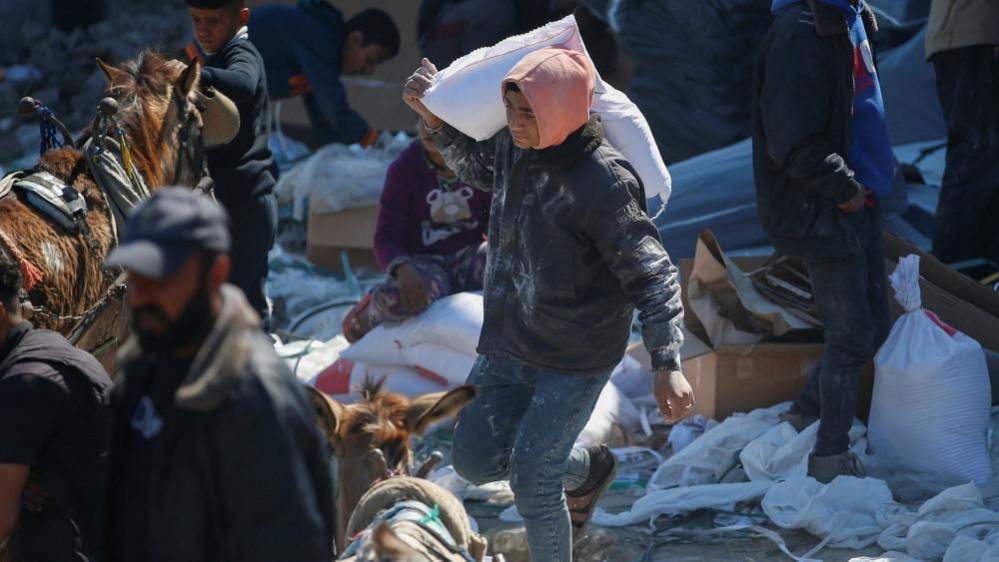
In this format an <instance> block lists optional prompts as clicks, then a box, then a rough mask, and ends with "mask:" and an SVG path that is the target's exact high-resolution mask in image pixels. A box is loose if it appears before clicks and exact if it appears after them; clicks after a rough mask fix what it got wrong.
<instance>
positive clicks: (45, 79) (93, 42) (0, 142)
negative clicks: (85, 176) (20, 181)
mask: <svg viewBox="0 0 999 562" xmlns="http://www.w3.org/2000/svg"><path fill="white" fill-rule="evenodd" d="M39 4H44V3H42V2H40V3H39ZM107 4H108V9H107V10H106V13H107V14H108V17H107V18H106V19H104V20H102V21H99V22H97V23H94V24H92V25H88V26H86V27H80V28H77V29H74V30H72V31H70V32H69V33H66V32H64V31H62V30H60V29H58V28H56V27H55V26H53V25H52V24H51V18H50V17H48V12H49V10H47V9H37V10H36V11H35V13H34V14H33V15H32V17H28V18H24V19H23V21H22V22H21V23H20V28H19V29H15V30H11V32H12V33H19V43H18V44H19V46H20V49H12V50H7V51H6V53H5V54H4V55H3V56H0V61H2V62H3V66H2V69H0V74H2V78H0V168H5V167H9V168H13V167H15V166H17V165H24V163H25V162H27V164H29V165H30V163H31V162H33V160H34V158H35V157H37V150H38V146H39V134H38V127H37V124H35V123H25V122H23V121H22V120H20V119H19V118H17V116H16V107H17V102H18V100H19V99H20V98H21V97H22V96H25V95H30V96H33V97H35V98H36V99H38V100H40V101H41V102H42V103H44V104H45V105H47V106H48V107H50V108H51V109H52V110H53V111H54V112H55V113H56V115H57V116H58V117H59V118H60V119H61V120H62V121H63V122H64V123H66V125H67V126H68V127H69V129H70V130H71V131H73V132H74V133H76V132H79V131H81V130H82V129H84V128H85V127H86V126H88V125H89V124H90V121H91V119H92V118H93V115H94V110H95V108H96V106H97V102H98V101H99V100H100V96H101V93H102V92H103V90H104V87H105V85H106V80H105V78H104V75H103V74H102V73H101V71H100V70H99V69H98V68H97V65H96V64H94V59H95V58H98V57H99V58H101V59H103V60H104V61H106V62H108V63H111V64H117V63H120V62H122V61H124V60H126V59H129V58H132V57H134V56H135V55H136V54H138V53H139V52H140V51H141V50H142V49H144V48H150V47H152V48H154V49H155V50H157V51H160V52H162V53H164V54H167V55H170V56H176V55H178V54H179V53H180V52H181V51H182V49H183V47H184V45H185V44H186V43H187V41H189V40H190V33H191V32H190V24H189V23H188V15H187V10H186V7H185V5H184V3H182V2H181V3H176V4H175V3H164V2H153V1H150V0H129V1H128V2H124V1H121V0H111V1H110V2H107Z"/></svg>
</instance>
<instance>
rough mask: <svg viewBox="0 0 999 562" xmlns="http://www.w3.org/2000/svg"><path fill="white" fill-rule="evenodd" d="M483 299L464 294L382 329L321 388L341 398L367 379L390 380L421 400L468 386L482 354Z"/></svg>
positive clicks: (349, 353) (349, 354) (391, 386)
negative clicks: (477, 349) (479, 348)
mask: <svg viewBox="0 0 999 562" xmlns="http://www.w3.org/2000/svg"><path fill="white" fill-rule="evenodd" d="M481 330H482V296H481V295H479V294H476V293H458V294H456V295H451V296H449V297H446V298H443V299H441V300H439V301H437V302H435V303H434V304H433V305H431V306H430V308H428V309H427V311H426V312H424V313H423V314H421V315H420V316H417V317H415V318H411V319H409V320H407V321H405V322H402V323H399V324H383V325H381V326H378V327H377V328H375V329H374V330H372V331H371V332H369V333H368V334H367V335H365V336H364V337H363V338H361V340H360V341H358V342H357V343H355V344H354V345H353V346H351V347H350V348H349V349H347V350H346V351H344V352H343V353H342V354H341V356H340V359H339V360H338V361H337V362H336V363H334V364H333V365H331V366H330V367H329V368H327V369H326V370H325V371H323V372H322V373H320V374H319V376H317V377H316V380H315V383H314V384H315V386H316V388H318V389H320V390H322V391H323V392H325V393H326V394H329V395H331V396H334V397H336V398H337V399H345V400H349V398H348V396H347V395H348V394H350V392H351V391H352V390H353V389H355V388H356V387H357V386H358V385H359V384H360V382H361V381H362V380H363V379H364V377H366V376H371V377H375V378H381V377H387V380H386V388H387V389H388V390H391V391H393V392H398V393H400V394H404V395H406V396H417V395H420V394H426V393H428V392H438V391H441V390H446V389H449V388H455V387H457V386H460V385H462V384H464V383H465V379H466V378H468V374H469V372H471V370H472V365H473V364H474V363H475V358H476V356H477V354H476V351H475V348H476V346H477V345H478V342H479V332H480V331H481Z"/></svg>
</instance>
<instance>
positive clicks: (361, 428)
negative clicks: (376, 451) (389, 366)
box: [343, 377, 408, 443]
mask: <svg viewBox="0 0 999 562" xmlns="http://www.w3.org/2000/svg"><path fill="white" fill-rule="evenodd" d="M385 380H386V379H385V377H382V378H380V379H378V380H375V379H373V378H371V377H365V378H364V381H363V382H362V383H361V388H360V389H359V391H360V392H359V393H360V395H361V398H362V399H363V400H362V401H361V402H359V403H358V404H356V405H355V407H353V408H350V409H349V410H348V411H347V412H346V413H345V415H344V420H343V427H344V428H345V431H346V434H347V435H362V434H363V435H365V436H369V437H370V438H371V439H372V441H373V442H375V443H383V442H385V441H389V440H391V439H393V438H397V437H399V436H400V435H405V434H406V430H405V425H406V406H407V404H408V401H407V400H406V398H405V397H403V396H401V395H399V394H395V393H392V392H387V391H386V390H385Z"/></svg>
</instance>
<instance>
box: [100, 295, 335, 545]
mask: <svg viewBox="0 0 999 562" xmlns="http://www.w3.org/2000/svg"><path fill="white" fill-rule="evenodd" d="M223 298H224V303H225V304H224V306H223V310H222V312H221V314H220V315H219V318H218V320H217V321H216V324H215V326H214V328H213V329H212V331H211V333H210V334H209V336H208V337H207V338H206V340H205V343H204V344H202V347H201V350H200V351H199V352H198V354H197V356H196V357H195V359H194V362H193V363H192V365H191V369H190V371H189V372H188V374H187V376H186V378H185V379H184V381H183V382H182V383H181V385H180V387H179V388H178V389H177V392H176V395H175V404H176V406H177V412H176V416H174V417H173V418H172V419H171V423H169V424H167V425H166V426H164V428H163V432H164V433H163V439H165V442H164V444H163V446H162V447H159V449H160V450H161V451H163V454H162V458H160V459H155V462H153V463H152V464H153V466H155V467H156V470H155V472H154V473H153V474H151V475H150V478H149V483H150V487H151V488H152V490H151V491H150V492H154V493H147V494H145V496H146V497H148V498H151V503H147V502H146V501H144V498H142V497H141V495H139V494H137V495H136V497H135V498H134V502H135V504H134V506H132V507H133V508H134V509H136V510H140V509H143V510H146V513H147V514H148V516H147V517H148V521H149V525H150V528H151V532H150V537H153V538H154V540H155V544H151V545H149V548H148V550H149V552H155V553H157V554H158V555H159V559H160V560H184V561H185V562H202V561H203V562H219V561H251V560H259V561H265V560H267V561H270V560H295V561H303V562H320V561H322V562H326V561H329V560H332V559H333V537H334V528H333V495H332V489H331V483H330V470H329V469H330V464H329V457H328V454H327V447H326V446H325V444H324V442H323V440H322V438H321V437H320V434H319V429H318V426H317V425H316V421H315V414H314V413H313V410H312V408H311V407H310V405H309V402H308V399H307V398H306V396H305V394H304V391H303V389H302V387H301V385H300V384H299V383H298V382H297V381H296V380H295V378H294V376H293V375H292V374H291V373H290V372H289V371H288V368H287V366H286V365H285V364H284V362H283V361H282V360H281V359H280V358H279V357H278V356H277V355H276V354H275V353H274V349H273V344H272V343H271V342H270V341H269V340H268V339H267V337H266V336H265V335H264V333H263V331H262V330H261V329H260V327H259V322H260V321H259V318H258V317H257V315H256V313H254V312H253V309H252V308H250V306H249V304H247V302H246V299H245V297H243V294H242V293H241V292H240V291H239V290H238V289H236V288H234V287H230V286H224V287H223ZM155 360H156V359H155V357H154V356H151V355H149V354H144V353H143V352H142V350H141V349H140V348H139V346H138V344H137V343H136V342H134V341H132V342H129V343H128V344H127V346H126V348H125V349H124V350H123V354H122V361H123V371H122V372H123V374H124V376H125V379H124V381H123V383H122V384H121V385H120V386H118V387H116V388H115V391H114V394H113V395H112V409H113V413H114V416H115V427H114V429H113V432H112V441H111V461H110V464H111V470H110V474H109V480H108V483H109V486H114V485H115V483H116V482H120V481H122V480H123V477H122V474H123V471H124V464H125V462H127V461H126V459H123V458H122V456H121V454H120V452H121V451H122V448H123V445H124V443H125V442H126V441H127V439H128V434H127V432H128V431H133V430H132V428H131V427H130V423H129V421H130V419H131V417H132V416H131V414H132V412H133V411H134V410H135V407H136V404H137V403H138V401H139V399H140V396H139V395H140V394H141V393H142V390H143V389H144V388H145V387H146V384H145V382H146V381H145V380H144V377H148V376H149V374H150V373H152V372H153V371H154V367H153V365H152V362H153V361H155ZM168 451H169V454H167V452H168Z"/></svg>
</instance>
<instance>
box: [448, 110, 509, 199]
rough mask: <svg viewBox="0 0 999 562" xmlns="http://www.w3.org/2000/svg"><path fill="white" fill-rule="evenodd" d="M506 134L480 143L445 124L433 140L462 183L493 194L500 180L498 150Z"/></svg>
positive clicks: (502, 132) (504, 129) (501, 132)
mask: <svg viewBox="0 0 999 562" xmlns="http://www.w3.org/2000/svg"><path fill="white" fill-rule="evenodd" d="M505 131H506V128H505V127H504V128H503V130H501V131H500V132H498V133H496V134H495V135H494V136H493V137H492V138H488V139H486V140H484V141H482V142H476V140H475V139H473V138H472V137H469V136H467V135H465V134H463V133H462V132H461V131H459V130H458V129H455V128H454V127H452V126H451V125H448V124H447V123H445V124H443V125H441V127H440V129H439V130H437V131H434V132H433V133H432V134H431V136H432V137H433V139H434V142H435V143H436V144H437V149H438V150H440V153H441V156H443V157H444V162H445V163H446V164H447V167H448V168H450V169H451V170H453V171H454V173H455V174H457V175H458V179H460V180H461V181H462V182H463V183H465V184H467V185H469V186H471V187H474V188H476V189H478V190H481V191H492V190H493V188H494V185H493V184H494V183H495V179H496V146H497V144H498V143H499V142H500V140H499V139H500V135H502V134H504V132H505Z"/></svg>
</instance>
